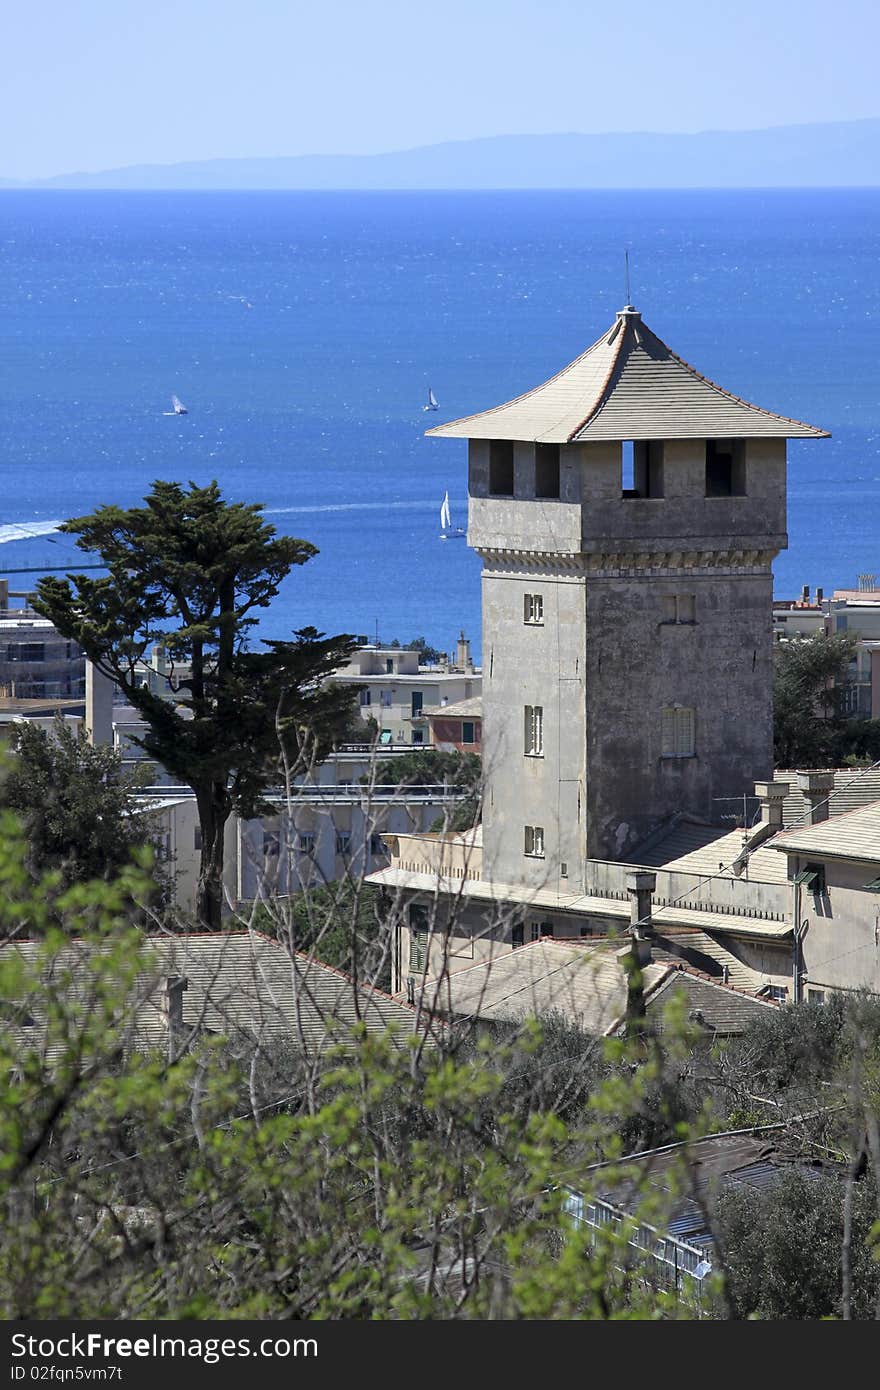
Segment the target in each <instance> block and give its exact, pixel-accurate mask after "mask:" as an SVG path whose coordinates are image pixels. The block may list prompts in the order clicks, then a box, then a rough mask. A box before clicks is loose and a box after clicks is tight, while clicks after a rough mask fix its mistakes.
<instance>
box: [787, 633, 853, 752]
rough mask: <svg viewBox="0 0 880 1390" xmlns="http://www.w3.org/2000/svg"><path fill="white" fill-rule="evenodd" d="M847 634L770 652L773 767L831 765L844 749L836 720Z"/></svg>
mask: <svg viewBox="0 0 880 1390" xmlns="http://www.w3.org/2000/svg"><path fill="white" fill-rule="evenodd" d="M855 648H856V638H855V637H854V636H853V634H851V633H836V634H834V635H829V634H826V633H817V634H816V635H815V636H814V637H809V638H801V639H800V640H797V641H791V642H780V643H777V645H776V647H775V648H774V675H773V728H774V735H773V736H774V757H775V761H776V766H777V767H829V766H835V765H836V764H837V763H839V762H840V760H841V758H842V757H843V756H844V755H845V753H846V751H847V749H846V747H845V745H846V742H847V728H848V721H845V720H844V719H843V718H842V716H841V703H842V699H843V695H844V691H845V689H846V685H847V672H848V668H849V663H850V661H851V660H852V658H853V655H854V653H855Z"/></svg>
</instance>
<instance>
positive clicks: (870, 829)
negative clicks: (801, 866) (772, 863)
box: [770, 801, 880, 864]
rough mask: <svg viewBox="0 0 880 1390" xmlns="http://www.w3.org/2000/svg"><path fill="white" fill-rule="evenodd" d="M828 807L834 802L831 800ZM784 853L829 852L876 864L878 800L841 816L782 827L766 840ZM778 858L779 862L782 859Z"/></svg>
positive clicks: (879, 827)
mask: <svg viewBox="0 0 880 1390" xmlns="http://www.w3.org/2000/svg"><path fill="white" fill-rule="evenodd" d="M831 804H832V806H833V805H834V802H833V801H832V803H831ZM770 843H771V844H772V847H773V849H775V850H781V851H783V852H784V853H792V852H801V851H802V852H803V853H804V854H819V855H826V854H827V855H829V856H830V857H832V858H834V859H859V860H862V861H864V862H868V863H880V801H875V802H873V803H872V804H871V805H869V806H862V807H861V808H859V809H857V810H852V811H845V812H844V813H843V815H831V816H830V817H829V819H828V820H825V821H820V822H819V824H818V825H801V826H798V827H797V828H795V829H792V830H785V831H783V832H782V834H781V835H777V836H776V838H775V839H774V840H772V841H771V842H770ZM779 857H780V862H781V863H783V864H784V863H785V859H784V858H782V855H780V856H779Z"/></svg>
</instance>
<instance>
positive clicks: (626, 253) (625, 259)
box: [623, 248, 632, 309]
mask: <svg viewBox="0 0 880 1390" xmlns="http://www.w3.org/2000/svg"><path fill="white" fill-rule="evenodd" d="M623 263H624V266H625V267H626V300H625V304H626V307H627V309H631V308H632V298H631V296H630V289H629V250H628V249H627V248H624V252H623Z"/></svg>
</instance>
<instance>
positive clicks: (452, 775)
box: [360, 748, 483, 831]
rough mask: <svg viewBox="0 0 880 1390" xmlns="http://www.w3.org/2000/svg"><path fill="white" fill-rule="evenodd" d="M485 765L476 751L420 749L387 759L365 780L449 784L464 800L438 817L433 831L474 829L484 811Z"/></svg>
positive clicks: (412, 784) (390, 783)
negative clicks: (483, 786) (483, 778)
mask: <svg viewBox="0 0 880 1390" xmlns="http://www.w3.org/2000/svg"><path fill="white" fill-rule="evenodd" d="M482 777H483V765H482V762H481V761H480V758H479V757H478V756H477V754H476V753H459V752H457V751H456V750H453V751H451V752H445V751H443V750H441V749H439V748H418V749H415V750H414V751H413V752H412V753H402V754H400V756H399V757H396V758H387V759H386V760H385V761H384V762H381V763H379V764H378V766H377V767H376V770H375V772H374V773H373V774H372V775H364V776H363V777H361V779H360V780H361V782H364V783H366V782H368V781H369V782H372V783H373V784H374V785H376V786H394V787H430V786H442V785H444V784H445V785H446V786H447V787H449V788H450V789H451V790H453V791H456V792H459V793H460V800H459V801H458V802H457V804H456V805H455V806H454V807H453V808H452V809H451V810H449V811H447V812H446V814H445V815H443V816H438V818H437V819H436V820H435V821H434V823H433V825H432V826H431V829H432V831H442V830H445V831H462V830H470V829H471V828H472V827H473V826H475V825H478V824H479V821H480V815H481V810H482Z"/></svg>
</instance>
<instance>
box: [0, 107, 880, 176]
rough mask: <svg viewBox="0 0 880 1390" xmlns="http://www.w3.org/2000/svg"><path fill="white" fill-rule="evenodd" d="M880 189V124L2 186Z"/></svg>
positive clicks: (535, 138)
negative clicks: (875, 187)
mask: <svg viewBox="0 0 880 1390" xmlns="http://www.w3.org/2000/svg"><path fill="white" fill-rule="evenodd" d="M876 184H880V119H871V120H863V121H835V122H826V123H823V124H815V125H792V126H775V127H772V128H770V129H767V130H738V131H718V130H716V131H704V132H701V133H699V134H696V135H663V134H638V133H629V134H624V133H618V134H609V135H577V134H568V135H497V136H491V137H488V138H482V139H477V140H456V141H450V142H447V143H445V144H440V145H425V146H423V147H422V148H419V149H412V150H400V151H396V152H394V153H392V154H374V155H298V156H295V157H278V158H267V159H209V160H202V161H192V162H188V163H184V164H136V165H132V166H130V167H128V168H124V169H108V170H105V171H104V172H102V173H97V174H59V175H57V176H56V177H54V178H50V179H38V180H37V179H35V180H31V181H27V182H25V181H16V180H12V179H0V185H2V186H3V187H5V188H77V189H84V188H128V189H260V188H264V189H270V188H274V189H442V188H446V189H468V188H469V189H480V188H486V189H488V188H804V187H814V188H821V187H845V186H851V187H855V186H862V187H863V186H866V185H876Z"/></svg>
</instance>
